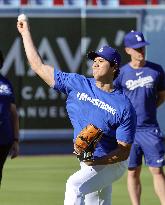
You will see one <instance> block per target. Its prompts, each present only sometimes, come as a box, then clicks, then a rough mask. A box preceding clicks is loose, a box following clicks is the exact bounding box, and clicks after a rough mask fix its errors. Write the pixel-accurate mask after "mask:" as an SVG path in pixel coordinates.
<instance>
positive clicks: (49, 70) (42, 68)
mask: <svg viewBox="0 0 165 205" xmlns="http://www.w3.org/2000/svg"><path fill="white" fill-rule="evenodd" d="M17 28H18V31H19V33H20V34H21V36H22V39H23V44H24V48H25V52H26V56H27V59H28V61H29V63H30V66H31V68H32V70H33V71H34V72H35V73H37V74H38V75H39V76H40V77H41V78H42V79H43V80H44V81H45V82H46V83H47V84H48V85H49V86H51V87H52V86H54V84H55V82H54V68H53V67H52V66H50V65H45V64H44V63H43V61H42V59H41V57H40V55H39V53H38V51H37V49H36V47H35V45H34V43H33V40H32V36H31V33H30V27H29V23H28V19H27V17H26V15H24V14H21V15H19V16H18V21H17Z"/></svg>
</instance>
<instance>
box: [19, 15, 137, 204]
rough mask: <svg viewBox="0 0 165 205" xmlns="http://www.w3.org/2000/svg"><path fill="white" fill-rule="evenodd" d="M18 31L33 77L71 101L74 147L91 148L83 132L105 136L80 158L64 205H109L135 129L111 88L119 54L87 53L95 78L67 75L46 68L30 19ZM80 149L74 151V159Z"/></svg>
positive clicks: (125, 104)
mask: <svg viewBox="0 0 165 205" xmlns="http://www.w3.org/2000/svg"><path fill="white" fill-rule="evenodd" d="M17 28H18V31H19V32H20V34H21V36H22V39H23V44H24V48H25V52H26V56H27V58H28V61H29V63H30V65H31V68H32V69H33V71H34V72H36V73H37V74H38V75H39V76H40V77H41V78H42V79H43V80H44V81H45V82H46V83H47V84H48V85H49V86H51V87H53V88H54V89H55V90H58V91H60V92H63V93H65V94H66V95H67V101H66V108H67V112H68V115H69V118H70V120H71V123H72V125H73V128H74V139H73V142H74V143H76V139H77V136H79V139H80V140H81V141H82V140H84V141H85V142H86V143H88V139H84V136H85V135H83V133H82V132H85V133H87V132H88V130H91V129H93V128H94V130H95V131H96V133H102V135H101V138H100V139H99V141H98V143H97V144H96V146H95V148H94V149H93V153H92V155H90V156H89V155H83V156H79V155H78V158H79V160H80V167H81V168H80V170H79V171H77V172H76V173H74V174H73V175H72V176H70V177H69V179H68V180H67V183H66V192H65V200H64V205H83V204H85V205H93V204H94V205H99V204H100V205H101V204H102V205H110V204H111V190H112V183H113V182H114V181H116V180H117V179H119V178H120V177H121V176H122V175H123V173H124V171H125V170H126V167H127V161H126V160H127V158H128V156H129V152H130V148H131V144H132V143H133V139H134V133H135V127H136V115H135V111H134V108H133V106H132V104H131V103H130V101H129V100H128V98H127V97H126V96H125V95H123V94H122V93H121V92H120V91H119V90H117V89H114V87H113V83H112V81H113V79H114V78H115V77H116V76H117V74H118V72H119V65H120V54H119V53H118V52H117V50H116V49H114V48H112V47H109V46H104V47H102V48H101V49H100V50H99V51H97V52H94V51H93V52H90V53H88V58H89V59H91V60H93V61H94V62H93V65H92V70H93V78H86V77H85V76H83V75H79V74H76V73H64V72H62V71H60V70H58V69H57V68H54V67H52V66H50V65H45V64H44V62H43V61H42V59H41V57H40V55H39V54H38V52H37V50H36V48H35V46H34V43H33V41H32V37H31V33H30V30H29V25H28V21H27V19H26V18H22V19H21V18H18V22H17ZM91 127H92V128H91ZM97 130H99V132H97ZM92 132H93V131H92ZM90 134H91V132H90ZM81 135H82V136H81ZM87 135H88V134H87ZM81 146H82V144H81V145H79V146H74V147H76V151H75V152H76V153H78V148H79V147H81ZM81 148H82V147H81Z"/></svg>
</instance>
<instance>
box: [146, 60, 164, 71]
mask: <svg viewBox="0 0 165 205" xmlns="http://www.w3.org/2000/svg"><path fill="white" fill-rule="evenodd" d="M146 66H147V67H149V68H151V69H153V70H155V71H162V70H163V68H162V66H161V65H160V64H158V63H155V62H151V61H146Z"/></svg>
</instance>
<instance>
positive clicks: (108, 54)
mask: <svg viewBox="0 0 165 205" xmlns="http://www.w3.org/2000/svg"><path fill="white" fill-rule="evenodd" d="M87 57H88V58H89V59H91V60H94V59H95V58H96V57H101V58H104V59H105V60H107V61H109V62H114V63H115V64H117V65H118V66H119V65H120V62H121V56H120V54H119V52H118V51H117V50H116V49H114V48H112V47H110V46H104V47H102V48H100V50H98V51H96V52H95V51H90V52H89V53H88V54H87Z"/></svg>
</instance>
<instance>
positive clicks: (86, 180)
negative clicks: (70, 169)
mask: <svg viewBox="0 0 165 205" xmlns="http://www.w3.org/2000/svg"><path fill="white" fill-rule="evenodd" d="M80 166H81V169H80V170H79V171H77V172H76V173H74V174H73V175H72V176H70V177H69V179H68V180H67V183H66V192H65V200H64V205H111V192H112V183H113V182H114V181H116V180H118V179H119V178H120V177H121V176H122V175H123V174H124V172H125V170H126V168H127V161H123V162H119V163H116V164H109V165H97V166H87V165H86V164H85V163H84V162H81V163H80Z"/></svg>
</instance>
